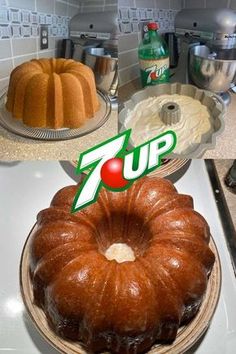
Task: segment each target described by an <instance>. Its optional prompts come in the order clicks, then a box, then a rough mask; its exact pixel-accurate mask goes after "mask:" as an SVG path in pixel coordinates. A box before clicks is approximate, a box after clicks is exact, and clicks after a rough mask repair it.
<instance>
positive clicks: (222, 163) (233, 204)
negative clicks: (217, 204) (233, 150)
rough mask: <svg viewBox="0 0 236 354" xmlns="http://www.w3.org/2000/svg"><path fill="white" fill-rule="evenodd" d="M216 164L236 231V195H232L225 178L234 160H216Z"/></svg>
mask: <svg viewBox="0 0 236 354" xmlns="http://www.w3.org/2000/svg"><path fill="white" fill-rule="evenodd" d="M214 164H215V168H216V171H217V174H218V177H219V180H220V184H221V188H222V190H223V193H224V196H225V199H226V202H227V206H228V208H229V212H230V215H231V219H232V221H233V224H234V228H235V230H236V194H234V193H232V192H231V191H230V190H229V189H228V188H227V187H226V185H225V183H224V179H225V176H226V174H227V172H228V171H229V169H230V167H231V166H232V164H233V160H230V159H226V160H215V161H214Z"/></svg>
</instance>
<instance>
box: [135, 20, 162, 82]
mask: <svg viewBox="0 0 236 354" xmlns="http://www.w3.org/2000/svg"><path fill="white" fill-rule="evenodd" d="M158 28H159V27H158V25H157V23H155V22H151V23H149V24H148V33H146V34H145V36H144V39H143V41H142V42H141V43H140V45H139V49H138V56H139V65H140V70H141V81H142V86H143V87H144V86H148V85H156V84H163V83H165V82H168V81H169V52H168V48H167V45H166V43H165V41H164V40H163V39H162V38H161V36H160V35H159V34H158V33H157V29H158Z"/></svg>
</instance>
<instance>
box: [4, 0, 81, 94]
mask: <svg viewBox="0 0 236 354" xmlns="http://www.w3.org/2000/svg"><path fill="white" fill-rule="evenodd" d="M80 7H81V3H80V1H79V0H0V89H2V88H3V87H5V86H6V85H7V83H8V79H9V74H10V72H11V70H12V69H13V68H14V67H16V66H17V65H19V64H21V63H22V62H24V61H27V60H30V59H33V58H42V57H54V56H57V54H58V48H59V45H60V43H61V39H62V38H67V37H68V22H69V19H70V18H71V17H72V16H74V15H75V14H76V13H78V12H79V9H80ZM40 24H47V25H48V26H49V48H48V49H47V50H40V46H39V27H40Z"/></svg>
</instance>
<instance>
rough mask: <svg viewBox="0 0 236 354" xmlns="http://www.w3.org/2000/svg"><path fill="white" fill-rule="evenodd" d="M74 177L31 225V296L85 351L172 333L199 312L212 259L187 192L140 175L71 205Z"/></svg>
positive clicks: (127, 348)
mask: <svg viewBox="0 0 236 354" xmlns="http://www.w3.org/2000/svg"><path fill="white" fill-rule="evenodd" d="M77 189H78V186H76V185H75V186H69V187H65V188H63V189H61V190H60V191H59V192H57V194H56V195H55V196H54V198H53V199H52V202H51V206H50V207H49V208H48V209H45V210H42V211H40V212H39V214H38V216H37V224H36V228H35V229H34V230H33V233H32V235H31V243H30V274H31V279H32V285H33V292H34V299H35V302H36V304H37V305H38V306H40V307H42V308H43V310H44V312H45V314H46V317H47V319H48V322H49V324H50V326H51V327H52V328H53V329H54V330H55V331H56V333H57V334H59V335H60V336H62V337H65V338H68V339H70V340H74V341H77V340H80V341H82V342H83V343H84V344H86V346H87V348H88V350H89V351H92V352H100V351H105V350H109V351H111V352H113V353H122V354H124V353H128V354H130V353H140V352H144V351H146V350H148V349H150V347H151V346H152V344H153V343H154V342H171V341H173V340H174V339H175V337H176V334H177V330H178V328H179V326H181V325H182V324H184V323H187V322H188V321H189V320H190V319H192V318H193V316H194V315H195V314H196V313H197V311H198V309H199V307H200V305H201V302H202V299H203V295H204V293H205V290H206V287H207V281H208V276H209V274H210V272H211V269H212V266H213V264H214V259H215V258H214V254H213V253H212V251H211V250H210V248H209V247H208V243H209V238H210V230H209V226H208V224H207V222H206V221H205V219H204V218H203V217H202V216H201V215H200V214H199V213H197V212H196V211H194V210H193V201H192V198H191V197H190V196H188V195H183V194H178V193H177V191H176V189H175V187H174V186H173V184H172V183H171V182H169V181H168V180H165V179H161V178H157V177H144V178H142V179H140V180H138V181H136V182H134V183H133V185H132V186H131V187H130V188H129V189H128V190H126V191H122V192H119V193H117V192H112V191H108V190H106V189H105V188H103V189H101V191H100V194H99V198H98V200H97V202H96V203H94V204H92V205H90V206H88V207H86V208H84V209H82V210H80V211H79V212H77V213H74V214H71V206H72V203H73V200H74V197H75V194H76V191H77Z"/></svg>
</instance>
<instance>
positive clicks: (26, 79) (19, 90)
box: [6, 59, 99, 129]
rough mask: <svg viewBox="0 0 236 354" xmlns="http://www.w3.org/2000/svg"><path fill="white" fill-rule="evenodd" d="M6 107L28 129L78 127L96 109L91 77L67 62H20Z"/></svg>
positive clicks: (81, 67) (83, 67)
mask: <svg viewBox="0 0 236 354" xmlns="http://www.w3.org/2000/svg"><path fill="white" fill-rule="evenodd" d="M6 108H7V110H8V111H9V112H11V113H12V115H13V117H14V118H17V119H19V120H22V122H23V123H24V124H26V125H28V126H31V127H41V128H45V127H47V128H53V129H58V128H79V127H80V126H82V125H83V124H84V123H85V122H86V121H87V119H89V118H91V117H93V116H94V114H95V112H97V111H98V110H99V101H98V97H97V92H96V86H95V79H94V74H93V72H92V70H91V69H90V68H89V67H88V66H86V65H84V64H81V63H79V62H76V61H74V60H71V59H69V60H68V59H39V60H36V59H34V60H31V61H30V62H26V63H23V64H21V65H20V66H18V67H16V68H15V69H14V70H13V71H12V73H11V77H10V84H9V89H8V93H7V103H6Z"/></svg>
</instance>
